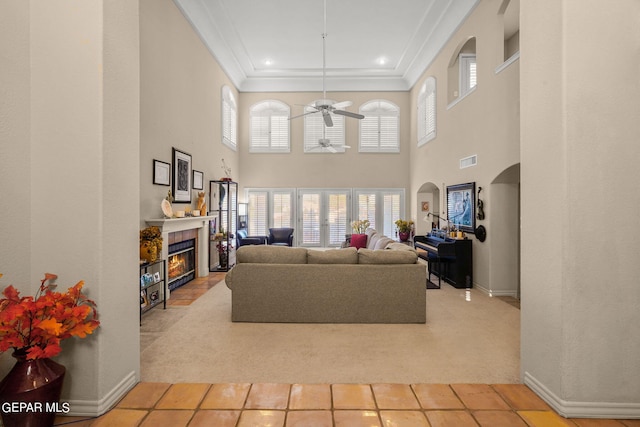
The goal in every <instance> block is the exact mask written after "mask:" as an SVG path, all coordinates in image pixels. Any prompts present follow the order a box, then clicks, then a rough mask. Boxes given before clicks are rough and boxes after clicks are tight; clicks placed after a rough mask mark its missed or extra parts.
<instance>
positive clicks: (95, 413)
mask: <svg viewBox="0 0 640 427" xmlns="http://www.w3.org/2000/svg"><path fill="white" fill-rule="evenodd" d="M137 383H138V380H137V378H136V373H135V371H131V372H130V373H129V374H128V375H127V376H125V377H124V379H123V380H122V381H120V383H118V384H116V386H115V387H114V388H113V389H112V390H111V391H110V392H108V393H107V394H106V395H105V396H104V397H103V398H102V399H100V400H69V401H68V402H69V413H67V414H64V415H67V416H72V417H99V416H100V415H102V414H104V413H105V412H107V411H108V410H110V409H111V408H113V407H114V406H115V405H116V404H117V403H118V402H119V401H120V399H122V398H123V397H124V396H125V395H126V394H127V393H128V392H129V390H131V389H132V388H133V387H134V386H135V385H136V384H137Z"/></svg>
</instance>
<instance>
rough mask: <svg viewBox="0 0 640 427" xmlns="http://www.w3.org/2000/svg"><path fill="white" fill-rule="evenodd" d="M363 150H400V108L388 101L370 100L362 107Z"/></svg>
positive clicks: (361, 148) (360, 148) (361, 138)
mask: <svg viewBox="0 0 640 427" xmlns="http://www.w3.org/2000/svg"><path fill="white" fill-rule="evenodd" d="M360 114H362V115H364V119H362V120H360V143H359V151H361V152H387V153H388V152H392V153H393V152H398V151H400V137H399V135H400V134H399V121H400V109H399V108H398V107H397V106H396V105H394V104H392V103H390V102H387V101H383V100H377V101H371V102H368V103H366V104H364V105H362V107H360Z"/></svg>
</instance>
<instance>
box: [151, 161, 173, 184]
mask: <svg viewBox="0 0 640 427" xmlns="http://www.w3.org/2000/svg"><path fill="white" fill-rule="evenodd" d="M153 183H154V184H157V185H170V184H171V164H170V163H166V162H162V161H160V160H155V159H153Z"/></svg>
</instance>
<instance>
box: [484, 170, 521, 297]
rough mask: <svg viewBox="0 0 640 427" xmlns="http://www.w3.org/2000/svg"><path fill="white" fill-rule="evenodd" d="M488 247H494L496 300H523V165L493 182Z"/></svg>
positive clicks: (492, 278)
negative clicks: (521, 226) (521, 263)
mask: <svg viewBox="0 0 640 427" xmlns="http://www.w3.org/2000/svg"><path fill="white" fill-rule="evenodd" d="M490 195H491V199H490V206H488V208H489V209H488V212H487V219H488V220H489V221H488V222H489V224H488V228H489V230H487V241H486V242H487V244H489V246H490V250H489V253H490V267H489V271H490V280H489V283H490V289H489V292H490V294H491V295H494V296H512V297H515V298H518V299H520V164H519V163H518V164H515V165H513V166H511V167H509V168H507V169H505V170H504V171H502V172H501V173H500V174H498V175H497V176H496V177H495V178H494V179H493V181H492V182H491V188H490Z"/></svg>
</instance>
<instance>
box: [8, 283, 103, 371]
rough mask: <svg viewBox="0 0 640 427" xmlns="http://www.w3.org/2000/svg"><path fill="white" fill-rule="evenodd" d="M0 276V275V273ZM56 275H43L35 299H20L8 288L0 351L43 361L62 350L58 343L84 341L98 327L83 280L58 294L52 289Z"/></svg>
mask: <svg viewBox="0 0 640 427" xmlns="http://www.w3.org/2000/svg"><path fill="white" fill-rule="evenodd" d="M0 277H2V274H0ZM57 277H58V276H56V275H55V274H51V273H46V274H45V275H44V279H42V281H41V284H40V289H39V290H38V292H37V294H36V297H35V298H34V297H32V296H27V297H20V292H18V291H17V290H16V288H14V287H13V286H11V285H10V286H7V287H6V288H5V290H4V291H3V292H2V295H4V298H2V299H0V352H5V351H7V350H9V348H13V349H14V350H15V351H25V352H26V355H27V359H43V358H49V357H53V356H55V355H57V354H58V353H60V352H61V351H62V348H61V347H60V341H62V340H63V339H66V338H70V337H74V336H75V337H79V338H84V337H86V336H87V334H91V333H92V332H93V331H94V330H95V329H96V328H97V327H98V326H99V325H100V322H99V321H98V312H97V310H96V303H95V302H93V301H92V300H90V299H88V298H87V297H86V295H84V294H83V293H82V286H83V285H84V282H83V281H80V282H78V283H77V284H76V285H75V286H73V287H71V288H69V289H68V290H67V292H65V293H60V292H54V291H52V290H51V288H52V286H54V285H52V284H51V281H52V280H55V279H56V278H57Z"/></svg>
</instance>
